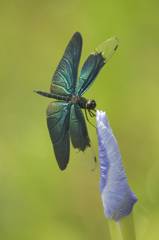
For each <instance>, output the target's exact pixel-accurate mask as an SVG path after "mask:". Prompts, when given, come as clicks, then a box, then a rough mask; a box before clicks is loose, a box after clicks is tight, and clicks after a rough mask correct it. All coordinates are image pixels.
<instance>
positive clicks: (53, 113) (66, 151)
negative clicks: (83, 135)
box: [47, 101, 70, 170]
mask: <svg viewBox="0 0 159 240" xmlns="http://www.w3.org/2000/svg"><path fill="white" fill-rule="evenodd" d="M69 118H70V104H69V103H64V102H58V101H57V102H52V103H50V104H49V106H48V109H47V126H48V130H49V134H50V138H51V141H52V145H53V149H54V152H55V156H56V160H57V163H58V165H59V168H60V169H61V170H64V169H65V168H66V166H67V164H68V161H69V155H70V139H69V138H70V136H69Z"/></svg>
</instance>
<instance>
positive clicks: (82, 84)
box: [76, 37, 118, 96]
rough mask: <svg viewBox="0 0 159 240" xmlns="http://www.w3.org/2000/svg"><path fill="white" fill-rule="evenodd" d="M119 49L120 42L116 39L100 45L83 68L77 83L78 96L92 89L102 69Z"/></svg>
mask: <svg viewBox="0 0 159 240" xmlns="http://www.w3.org/2000/svg"><path fill="white" fill-rule="evenodd" d="M117 47H118V40H117V39H116V38H114V37H113V38H110V39H108V40H106V41H105V42H103V43H102V44H101V45H99V47H97V48H96V49H95V52H94V53H92V54H91V55H90V56H89V57H88V58H87V60H86V61H85V63H84V65H83V67H82V70H81V73H80V77H79V81H77V86H76V94H77V95H79V96H81V95H82V94H83V93H84V92H85V91H86V90H87V89H88V88H89V87H90V85H91V84H92V83H93V81H94V80H95V78H96V76H97V74H98V73H99V71H100V70H101V68H102V67H103V66H104V64H105V63H107V62H108V60H109V59H110V58H111V56H112V55H113V53H114V52H115V51H116V49H117Z"/></svg>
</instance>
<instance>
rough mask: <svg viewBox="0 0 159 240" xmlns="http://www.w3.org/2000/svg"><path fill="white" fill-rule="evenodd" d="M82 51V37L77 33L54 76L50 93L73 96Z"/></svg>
mask: <svg viewBox="0 0 159 240" xmlns="http://www.w3.org/2000/svg"><path fill="white" fill-rule="evenodd" d="M81 50H82V36H81V34H80V33H78V32H76V33H75V34H74V35H73V36H72V38H71V40H70V42H69V43H68V45H67V47H66V50H65V52H64V55H63V57H62V59H61V61H60V63H59V65H58V67H57V69H56V71H55V73H54V75H53V78H52V83H51V87H50V91H51V92H53V93H56V94H60V95H72V94H74V91H75V85H76V81H77V72H78V65H79V61H80V56H81Z"/></svg>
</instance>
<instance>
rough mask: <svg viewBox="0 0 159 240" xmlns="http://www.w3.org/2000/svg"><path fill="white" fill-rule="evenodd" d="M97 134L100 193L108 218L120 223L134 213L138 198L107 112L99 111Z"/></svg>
mask: <svg viewBox="0 0 159 240" xmlns="http://www.w3.org/2000/svg"><path fill="white" fill-rule="evenodd" d="M96 121H97V134H98V149H99V160H100V191H101V198H102V202H103V206H104V213H105V215H106V217H107V218H111V219H114V220H115V221H119V220H120V219H121V218H122V217H124V216H127V215H128V214H130V212H131V211H132V208H133V205H134V204H135V203H136V201H137V198H136V196H135V194H134V193H133V192H132V191H131V189H130V187H129V185H128V181H127V177H126V174H125V170H124V168H123V165H122V159H121V155H120V150H119V147H118V143H117V140H116V138H115V136H114V135H113V132H112V129H111V127H110V125H109V122H108V119H107V117H106V114H105V112H102V111H97V115H96Z"/></svg>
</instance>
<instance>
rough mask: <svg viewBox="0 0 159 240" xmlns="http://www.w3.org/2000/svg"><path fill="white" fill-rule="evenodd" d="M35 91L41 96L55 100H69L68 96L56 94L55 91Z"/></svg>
mask: <svg viewBox="0 0 159 240" xmlns="http://www.w3.org/2000/svg"><path fill="white" fill-rule="evenodd" d="M35 92H36V93H37V94H39V95H41V96H43V97H48V98H54V99H56V100H62V101H65V102H68V101H70V96H62V95H58V94H55V93H47V92H43V91H35Z"/></svg>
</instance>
